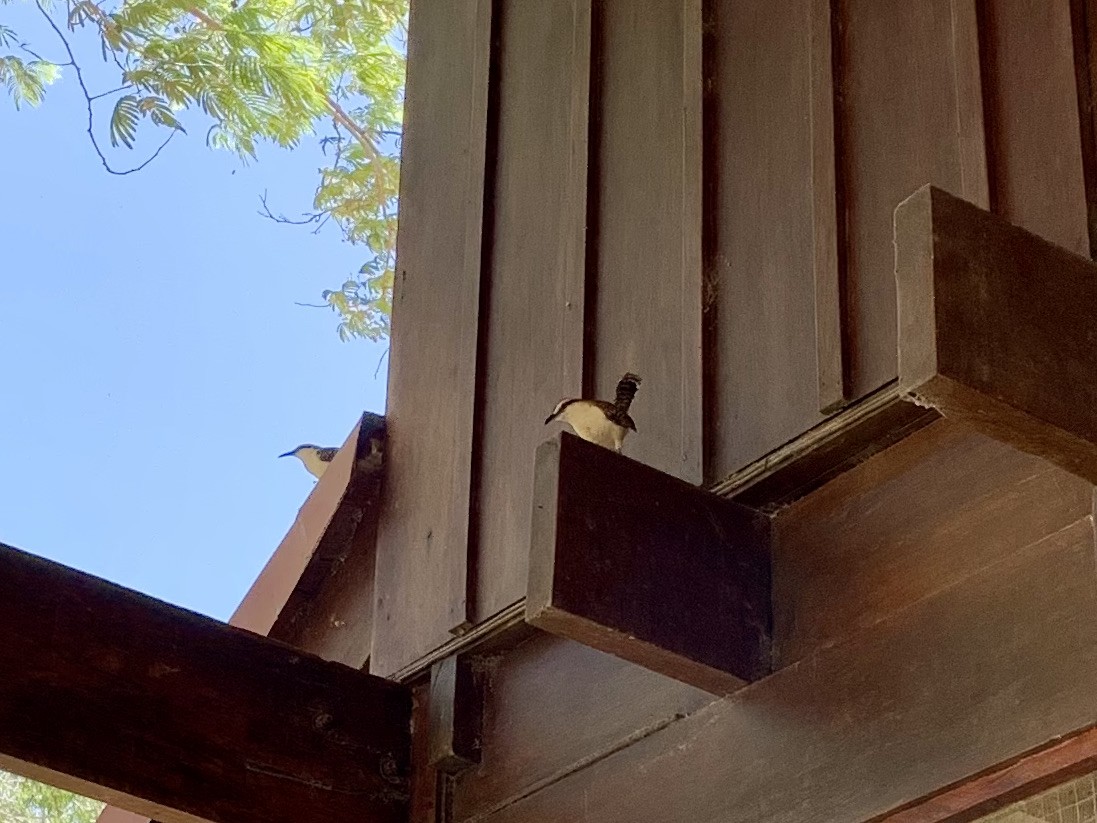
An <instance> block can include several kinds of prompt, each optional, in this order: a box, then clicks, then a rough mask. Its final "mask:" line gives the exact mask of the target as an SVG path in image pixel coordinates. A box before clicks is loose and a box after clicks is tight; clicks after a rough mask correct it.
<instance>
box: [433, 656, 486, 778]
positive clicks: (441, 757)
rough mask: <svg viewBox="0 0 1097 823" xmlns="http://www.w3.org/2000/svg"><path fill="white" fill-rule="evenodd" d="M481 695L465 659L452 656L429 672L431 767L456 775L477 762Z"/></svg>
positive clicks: (472, 672) (478, 755)
mask: <svg viewBox="0 0 1097 823" xmlns="http://www.w3.org/2000/svg"><path fill="white" fill-rule="evenodd" d="M482 710H483V698H482V697H481V693H480V684H479V682H478V675H477V673H476V672H475V671H474V670H473V667H472V665H471V664H470V662H469V660H468V659H467V658H463V657H461V656H459V655H451V656H449V657H447V658H446V659H445V660H440V661H438V662H437V663H435V664H434V666H432V667H431V671H430V728H429V732H428V737H429V738H430V745H429V748H430V755H429V758H428V763H429V764H430V766H431V767H433V768H435V769H438V770H439V771H442V772H445V773H446V774H457V773H458V772H461V771H464V770H465V769H467V768H469V767H471V766H473V765H475V764H476V763H478V762H479V761H480V725H481V715H482Z"/></svg>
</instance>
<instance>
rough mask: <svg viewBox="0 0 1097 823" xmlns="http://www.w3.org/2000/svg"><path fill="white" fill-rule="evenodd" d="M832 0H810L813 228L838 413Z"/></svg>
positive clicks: (827, 361)
mask: <svg viewBox="0 0 1097 823" xmlns="http://www.w3.org/2000/svg"><path fill="white" fill-rule="evenodd" d="M832 6H833V2H832V0H811V5H810V18H811V19H810V25H811V34H810V44H809V47H808V48H809V54H810V60H811V212H812V213H811V224H812V273H813V275H814V277H815V369H816V382H817V391H818V395H819V396H818V406H819V411H820V412H822V413H824V414H829V413H830V412H833V411H836V410H837V409H839V408H841V407H842V406H844V405H845V404H846V402H847V400H848V397H847V391H846V375H845V359H844V352H843V351H842V349H843V346H842V280H841V270H840V267H841V265H842V262H843V261H842V259H841V258H840V257H839V246H840V243H839V239H838V238H839V233H840V232H841V233H842V236H843V241H842V244H841V245H842V246H843V247H844V226H843V227H842V228H841V229H840V228H839V225H838V200H839V194H838V180H837V168H836V158H837V141H838V139H839V137H838V135H837V134H836V132H835V128H834V49H833V47H832V41H833V32H834V18H833V15H832Z"/></svg>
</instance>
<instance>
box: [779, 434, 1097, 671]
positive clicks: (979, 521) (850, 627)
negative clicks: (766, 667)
mask: <svg viewBox="0 0 1097 823" xmlns="http://www.w3.org/2000/svg"><path fill="white" fill-rule="evenodd" d="M960 467H962V469H960ZM1091 506H1092V487H1091V486H1090V484H1089V483H1086V482H1085V481H1083V480H1081V479H1079V478H1077V477H1073V476H1071V475H1070V474H1067V473H1066V472H1064V471H1062V470H1061V469H1059V468H1056V467H1055V466H1052V465H1049V464H1048V463H1046V462H1044V461H1042V460H1039V459H1037V458H1035V457H1032V456H1031V455H1027V454H1023V453H1021V452H1018V451H1016V450H1014V449H1010V448H1008V447H1005V446H1003V445H1001V444H1000V443H996V442H995V441H993V440H991V439H989V438H986V437H982V436H980V435H975V434H973V433H972V432H971V431H970V430H968V429H966V428H964V427H962V426H956V425H953V424H950V423H948V422H947V421H941V422H938V423H935V424H933V425H932V426H929V427H928V428H924V429H922V430H920V431H918V432H917V433H915V434H913V435H911V436H910V437H909V438H907V439H906V440H904V441H903V442H902V443H899V444H898V445H896V446H894V447H892V448H891V449H889V450H888V451H887V452H886V453H885V454H883V455H880V456H879V457H878V458H874V459H872V460H870V461H868V462H867V463H865V464H864V465H863V466H862V467H860V468H859V469H858V470H857V471H855V472H850V473H847V474H845V475H843V476H841V477H839V478H837V479H836V480H834V481H833V482H831V483H828V484H827V485H825V486H823V487H822V488H821V489H819V490H818V491H817V492H815V493H814V494H811V495H809V496H807V497H806V498H804V499H803V500H801V501H799V502H798V503H796V504H794V505H793V506H791V507H790V508H788V509H786V510H784V511H782V512H781V513H780V514H779V515H778V516H777V519H776V525H775V531H776V534H775V551H774V587H773V603H774V666H775V667H781V666H785V665H788V664H789V663H791V662H793V661H795V660H799V659H801V658H803V657H805V656H806V655H808V654H809V653H810V652H811V651H813V650H815V649H817V648H819V647H820V646H822V645H824V644H826V643H833V642H836V641H838V640H840V639H841V638H843V637H846V636H848V635H849V634H850V633H851V632H853V631H856V630H857V629H860V628H867V627H869V626H872V625H873V624H875V623H877V622H878V621H880V620H882V619H884V618H885V617H887V615H889V614H891V613H893V612H895V611H897V610H899V609H902V608H905V607H906V606H908V605H910V604H913V603H916V602H918V601H919V600H921V599H923V598H925V597H927V596H929V595H930V594H932V593H933V592H935V591H938V590H939V589H942V588H945V587H947V586H949V585H951V584H953V583H954V582H955V581H956V580H957V579H958V578H960V577H962V576H963V575H964V574H966V573H968V571H969V570H971V569H978V568H982V567H984V566H988V565H991V564H993V563H994V562H996V561H997V560H999V559H1000V558H1002V557H1006V556H1009V555H1010V554H1012V553H1013V552H1016V551H1017V550H1018V549H1021V548H1023V547H1025V546H1027V545H1030V544H1031V543H1033V542H1035V541H1037V540H1039V539H1040V538H1041V537H1043V536H1044V535H1047V534H1053V533H1055V532H1056V531H1058V530H1060V529H1062V528H1064V527H1066V526H1068V525H1070V524H1071V523H1074V522H1076V521H1078V520H1079V519H1081V518H1083V517H1085V516H1087V515H1088V514H1089V513H1090V509H1091ZM930 512H932V513H933V514H932V516H930ZM973 536H976V537H974V538H973ZM961 545H962V546H963V550H962V551H960V550H958V547H959V546H961ZM838 592H840V593H841V594H840V596H836V593H838Z"/></svg>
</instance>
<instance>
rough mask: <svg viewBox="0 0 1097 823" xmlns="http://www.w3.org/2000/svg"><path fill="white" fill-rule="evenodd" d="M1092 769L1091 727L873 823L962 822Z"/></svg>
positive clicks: (1095, 760)
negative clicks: (877, 822)
mask: <svg viewBox="0 0 1097 823" xmlns="http://www.w3.org/2000/svg"><path fill="white" fill-rule="evenodd" d="M1095 769H1097V728H1091V729H1087V730H1086V731H1084V732H1081V733H1079V734H1076V735H1072V736H1070V737H1068V738H1067V739H1066V740H1063V741H1061V742H1056V743H1053V744H1052V745H1050V746H1041V747H1040V748H1038V749H1036V750H1035V751H1032V752H1026V753H1025V754H1024V755H1022V756H1021V757H1020V758H1018V759H1017V760H1015V761H1014V762H1012V763H1009V764H1007V765H1005V766H1002V767H1001V768H997V769H992V770H991V771H989V772H987V773H986V774H981V775H979V776H977V777H975V778H972V779H971V780H965V781H963V782H961V783H958V784H957V785H955V786H950V787H949V788H947V789H945V790H944V791H942V792H940V793H938V794H934V795H931V796H930V797H928V798H924V799H922V800H919V801H916V802H915V803H913V804H911V805H910V806H908V807H907V808H904V809H900V810H898V811H896V812H894V813H893V814H888V815H885V816H884V817H881V818H879V823H968V821H973V820H978V819H979V818H980V817H983V816H984V815H987V814H990V813H991V812H993V811H996V810H998V809H1001V808H1004V807H1005V806H1008V805H1010V804H1012V803H1016V802H1017V801H1020V800H1024V799H1026V798H1029V797H1032V796H1033V795H1035V794H1039V793H1040V792H1042V791H1044V790H1045V789H1049V788H1051V787H1052V786H1055V785H1058V784H1060V783H1064V782H1066V781H1068V780H1071V779H1073V778H1076V777H1081V776H1082V775H1084V774H1087V773H1088V772H1091V771H1094V770H1095Z"/></svg>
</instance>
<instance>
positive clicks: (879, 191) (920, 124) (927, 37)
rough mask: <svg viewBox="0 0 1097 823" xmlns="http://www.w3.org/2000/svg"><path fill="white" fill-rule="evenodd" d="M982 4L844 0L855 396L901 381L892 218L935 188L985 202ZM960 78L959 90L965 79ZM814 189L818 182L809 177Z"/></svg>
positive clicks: (842, 177)
mask: <svg viewBox="0 0 1097 823" xmlns="http://www.w3.org/2000/svg"><path fill="white" fill-rule="evenodd" d="M970 2H971V0H923V2H918V3H904V2H885V3H881V2H879V0H834V4H835V12H834V13H835V15H836V16H837V21H836V27H835V31H836V33H837V37H836V41H835V43H834V48H835V51H836V59H835V66H836V74H835V78H834V82H835V86H836V88H837V89H838V92H839V95H838V114H837V119H838V126H837V127H838V129H839V133H840V134H841V142H840V144H839V157H838V164H839V165H838V169H839V174H838V176H839V188H840V190H841V191H842V193H843V199H842V202H841V204H840V213H841V214H844V219H845V221H846V227H847V228H846V236H845V240H846V248H845V261H846V267H845V301H846V314H845V324H844V325H845V334H846V336H847V340H848V346H849V355H850V356H849V360H848V363H847V368H848V369H849V381H850V386H849V388H850V392H851V397H854V398H856V397H861V396H863V395H865V394H867V393H869V392H871V391H873V390H875V389H877V388H879V387H880V386H881V385H883V384H884V383H886V382H887V381H889V380H891V379H893V378H894V377H895V374H896V362H895V352H896V336H895V328H896V327H895V280H894V276H893V271H894V259H893V251H892V225H891V223H892V213H893V211H894V209H895V207H896V206H897V205H898V204H899V201H900V200H902V199H903V198H904V197H906V196H907V195H908V194H909V193H910V192H911V191H913V190H914V189H916V188H917V187H918V186H921V185H923V184H925V183H926V182H931V183H934V184H935V185H938V186H941V187H943V188H946V189H949V190H951V191H955V192H957V193H960V194H964V195H965V196H967V197H969V198H971V199H973V200H975V201H976V202H984V203H985V197H986V190H987V186H986V170H985V167H981V165H980V164H981V162H982V161H983V154H982V152H980V151H979V150H978V149H979V144H980V141H981V139H982V132H983V129H982V119H981V117H980V118H976V117H973V116H970V115H969V114H968V111H967V107H969V106H971V105H972V104H977V103H978V99H977V98H975V99H974V100H973V98H972V96H971V95H970V94H969V93H968V90H969V88H970V80H969V78H966V77H964V76H963V75H960V74H958V73H957V71H958V68H962V67H970V66H973V65H978V60H977V57H976V56H974V55H971V54H970V51H971V50H973V49H975V50H977V48H978V43H977V41H976V40H975V38H973V37H971V36H970V31H969V30H968V29H967V28H966V27H965V24H966V22H967V21H968V20H969V18H970V15H968V14H965V13H964V12H965V11H966V9H965V8H964V7H966V6H967V5H968V4H969V3H970ZM958 81H959V84H958ZM805 182H806V181H805Z"/></svg>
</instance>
